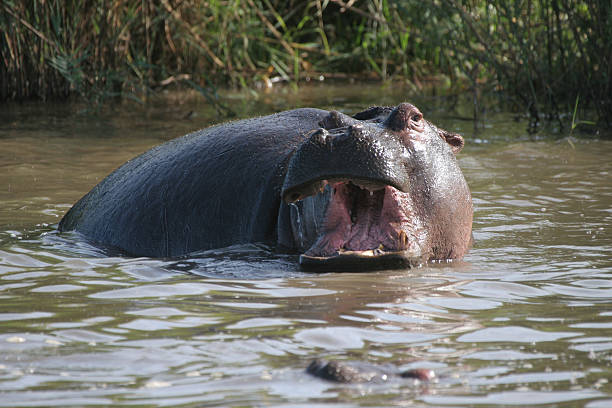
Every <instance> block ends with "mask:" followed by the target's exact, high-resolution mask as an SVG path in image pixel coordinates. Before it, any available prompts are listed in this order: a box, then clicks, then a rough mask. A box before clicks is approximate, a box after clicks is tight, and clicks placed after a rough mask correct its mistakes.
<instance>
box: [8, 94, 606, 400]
mask: <svg viewBox="0 0 612 408" xmlns="http://www.w3.org/2000/svg"><path fill="white" fill-rule="evenodd" d="M229 97H230V99H229V101H230V103H229V105H231V107H232V108H233V109H234V110H235V111H236V112H237V113H238V115H240V116H250V115H255V114H263V113H270V112H273V111H275V110H282V109H288V108H292V107H295V106H317V107H323V108H336V109H340V110H343V111H345V112H347V113H353V112H356V111H357V110H358V109H359V108H360V107H363V106H367V105H370V104H397V103H398V102H401V101H402V100H404V99H406V98H404V97H403V96H402V93H401V91H400V90H393V89H384V88H378V87H374V86H372V87H363V86H360V87H351V88H338V87H333V86H325V85H323V86H321V85H319V86H316V87H312V88H305V89H301V90H300V92H298V93H294V92H293V91H291V90H285V91H280V92H277V93H275V94H268V95H266V94H262V95H260V96H259V97H258V98H257V99H254V98H253V97H252V96H249V97H245V96H244V95H241V94H233V95H229ZM410 100H411V101H413V102H415V103H416V104H417V106H419V107H421V108H422V110H423V111H424V112H425V114H426V116H427V117H428V118H429V119H430V120H432V121H434V122H435V123H437V124H439V125H441V126H444V127H446V128H448V129H450V130H455V131H460V132H462V133H463V134H464V135H465V138H466V142H467V143H466V148H465V149H464V151H463V152H462V153H461V154H460V155H459V162H460V165H461V167H462V169H463V171H464V174H465V176H466V179H467V180H468V183H469V184H470V187H471V189H472V194H473V197H474V204H475V221H474V239H475V246H474V248H473V249H472V250H471V252H470V253H469V255H468V256H467V257H466V258H465V260H464V261H463V262H458V263H455V264H445V265H429V266H425V267H421V268H415V269H410V270H389V271H379V272H373V273H341V274H340V273H326V274H309V273H304V272H301V271H300V270H299V269H298V267H297V264H296V257H294V256H290V255H275V254H274V253H273V252H271V251H270V249H269V248H266V247H264V246H259V245H252V246H242V247H233V248H226V249H220V250H215V251H209V252H205V253H201V254H197V255H196V256H194V257H192V258H187V259H181V260H159V259H148V258H126V257H120V256H111V257H109V256H103V254H102V253H101V252H100V251H99V250H98V249H96V248H94V247H91V246H89V245H87V244H85V243H83V242H80V241H78V240H74V239H73V238H72V237H66V236H58V235H57V234H56V233H55V226H56V224H57V222H58V221H59V219H60V217H61V216H62V215H63V214H64V213H65V212H66V211H67V209H68V208H69V207H70V206H71V205H72V204H73V203H74V202H75V201H76V200H77V199H78V198H80V197H81V196H82V195H83V194H85V193H86V192H87V191H89V189H90V188H91V187H92V186H94V185H95V184H96V183H97V182H98V181H100V180H101V179H102V178H103V177H104V176H105V175H106V174H108V173H109V172H110V171H111V170H113V169H114V168H116V167H117V166H118V165H120V164H121V163H123V162H124V161H126V160H128V159H129V158H131V157H133V156H135V155H137V154H139V153H140V152H142V151H144V150H146V149H148V148H150V147H152V146H154V145H156V144H159V143H161V142H163V141H165V140H169V139H171V138H174V137H177V136H180V135H182V134H185V133H187V132H189V131H191V130H196V129H198V128H201V127H204V126H207V125H209V124H210V123H213V122H216V121H219V120H220V119H219V118H218V117H216V114H215V112H214V110H211V109H210V108H209V107H208V106H207V105H205V104H204V103H199V102H195V101H190V102H185V101H184V100H183V98H181V97H180V96H176V97H174V98H173V99H171V100H170V102H168V101H165V102H157V103H152V104H150V105H147V106H146V107H138V106H133V105H130V104H126V105H123V106H121V107H115V108H112V109H109V110H105V111H102V112H100V113H98V114H95V115H94V114H76V113H75V107H74V106H66V105H60V106H53V105H52V104H47V105H39V104H32V105H8V106H7V105H4V106H1V107H0V309H1V310H0V406H6V407H9V406H10V407H21V406H57V407H65V406H83V407H94V406H139V407H157V406H187V407H191V406H193V407H196V406H197V407H204V406H206V407H209V406H210V407H213V406H223V407H226V406H241V407H244V406H278V407H280V406H282V407H289V406H291V407H295V406H304V407H316V406H343V407H349V406H436V407H438V406H509V405H520V406H555V407H588V408H603V407H610V406H612V384H611V383H610V381H611V380H612V226H611V224H612V181H611V180H612V160H611V158H612V142H609V141H608V142H606V141H599V140H592V139H589V140H574V141H573V143H570V142H568V141H567V140H566V139H563V138H561V135H559V134H552V135H548V134H546V132H541V133H540V134H539V135H537V136H530V135H528V134H527V133H526V131H525V129H526V125H525V122H516V121H515V120H514V115H513V114H507V113H490V114H488V115H487V116H486V117H485V121H484V126H483V128H482V129H481V130H480V132H478V133H475V132H474V128H473V124H472V122H470V121H469V120H464V119H463V118H462V117H465V116H469V107H467V108H461V107H459V108H456V109H454V108H453V107H452V106H450V105H449V104H448V101H444V100H442V99H436V98H410ZM462 109H463V110H462ZM230 181H231V180H230ZM319 357H322V358H330V359H335V360H340V361H364V362H368V363H373V364H379V365H382V366H387V367H389V368H392V369H400V370H405V369H410V368H430V369H433V370H434V371H435V372H436V374H437V380H436V381H433V382H430V383H427V384H425V383H415V382H414V381H413V380H401V381H388V382H385V383H381V384H359V385H340V384H335V383H330V382H326V381H324V380H320V379H317V378H313V377H311V376H309V375H308V374H306V373H305V371H304V370H305V367H306V366H307V365H308V363H309V362H310V361H311V360H312V359H314V358H319Z"/></svg>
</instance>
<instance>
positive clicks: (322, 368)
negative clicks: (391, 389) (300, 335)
mask: <svg viewBox="0 0 612 408" xmlns="http://www.w3.org/2000/svg"><path fill="white" fill-rule="evenodd" d="M306 372H307V373H308V374H311V375H313V376H315V377H319V378H321V379H323V380H327V381H332V382H338V383H345V384H356V383H384V382H389V381H398V380H402V379H408V378H410V379H413V380H419V381H432V380H434V379H435V378H436V374H435V372H434V371H432V370H429V369H426V368H416V369H409V370H406V371H399V370H397V369H396V368H395V367H385V366H376V365H373V364H367V363H363V362H351V363H347V362H343V361H327V360H322V359H316V360H313V361H311V362H310V364H309V365H308V367H307V368H306Z"/></svg>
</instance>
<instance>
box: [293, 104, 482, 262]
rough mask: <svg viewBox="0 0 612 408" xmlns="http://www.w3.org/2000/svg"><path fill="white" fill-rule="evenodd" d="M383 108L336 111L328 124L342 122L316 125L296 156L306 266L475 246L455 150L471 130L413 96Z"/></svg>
mask: <svg viewBox="0 0 612 408" xmlns="http://www.w3.org/2000/svg"><path fill="white" fill-rule="evenodd" d="M374 113H375V115H374V114H373V115H372V118H365V119H366V120H363V119H364V118H362V117H360V120H355V119H352V118H349V117H343V115H341V114H338V113H332V114H331V116H332V117H333V120H332V119H328V120H324V121H323V122H322V125H323V126H325V125H329V124H330V123H331V124H332V126H338V125H340V127H337V128H335V129H325V128H322V129H318V130H316V131H313V132H311V134H310V136H309V138H307V139H306V141H305V142H304V143H303V144H302V145H301V146H300V147H299V148H298V149H297V151H296V152H295V154H294V155H293V157H292V158H291V160H290V162H289V167H288V171H287V175H286V178H285V183H284V186H283V191H282V196H283V199H284V201H285V202H286V203H291V204H290V205H291V209H290V211H291V227H292V231H293V238H294V242H295V245H294V246H295V247H296V248H298V249H299V250H301V251H302V252H303V254H302V255H301V256H300V264H301V265H302V266H303V267H304V268H307V269H319V270H321V269H324V270H327V269H331V270H339V269H351V270H355V269H380V268H390V267H406V266H415V265H419V264H422V263H424V262H427V261H430V260H443V259H444V260H446V259H457V258H461V257H462V256H463V255H464V254H465V252H466V251H467V248H468V245H469V241H470V234H471V224H472V203H471V197H470V194H469V189H468V188H467V184H466V183H465V180H464V178H463V176H462V174H461V171H460V170H459V167H458V166H457V164H456V160H455V157H454V154H453V153H454V152H456V151H458V150H460V148H461V146H462V143H463V139H461V137H460V136H459V135H455V134H450V133H448V132H445V131H442V130H440V129H438V128H436V127H435V126H433V125H431V124H430V123H429V122H427V121H425V120H424V119H423V116H422V114H421V113H420V112H419V111H418V109H417V108H416V107H414V106H413V105H410V104H401V105H399V106H398V107H396V108H395V109H392V110H391V109H389V110H388V111H387V112H386V114H384V113H385V112H382V114H381V110H380V109H379V110H377V111H376V112H374ZM362 116H363V115H362ZM368 119H370V120H368ZM342 125H344V126H342Z"/></svg>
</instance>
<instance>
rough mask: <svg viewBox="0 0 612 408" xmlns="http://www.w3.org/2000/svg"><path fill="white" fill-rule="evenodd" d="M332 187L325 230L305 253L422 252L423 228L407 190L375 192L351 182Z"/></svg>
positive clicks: (376, 253) (316, 254)
mask: <svg viewBox="0 0 612 408" xmlns="http://www.w3.org/2000/svg"><path fill="white" fill-rule="evenodd" d="M332 187H333V189H334V192H333V195H332V199H331V202H330V203H329V206H328V208H327V213H326V216H325V222H324V225H323V232H322V234H321V235H320V236H319V238H318V239H317V241H316V242H315V243H314V245H313V246H312V247H311V248H310V249H309V250H308V251H306V253H305V255H307V256H313V257H331V256H337V255H340V254H342V253H343V252H347V251H352V252H360V253H362V252H364V251H368V250H372V251H373V253H372V255H382V254H384V253H385V252H398V251H410V252H412V253H414V254H419V253H420V243H421V242H422V240H423V236H424V235H423V229H422V226H421V222H420V221H419V218H418V216H417V214H415V213H414V211H413V203H412V199H411V198H410V195H409V194H408V193H403V192H401V191H399V190H397V189H395V188H394V187H391V186H385V187H382V188H380V189H377V190H374V191H372V190H369V189H365V188H360V187H359V186H357V185H355V184H353V183H352V182H350V181H346V182H345V181H342V182H337V183H334V184H333V185H332Z"/></svg>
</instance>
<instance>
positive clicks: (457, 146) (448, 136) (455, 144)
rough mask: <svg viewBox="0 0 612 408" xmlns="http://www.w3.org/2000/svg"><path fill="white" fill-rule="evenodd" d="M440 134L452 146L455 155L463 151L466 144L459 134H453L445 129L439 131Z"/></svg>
mask: <svg viewBox="0 0 612 408" xmlns="http://www.w3.org/2000/svg"><path fill="white" fill-rule="evenodd" d="M438 134H439V135H440V136H441V137H442V139H444V140H445V141H446V143H448V144H449V145H450V147H451V149H452V150H453V153H455V154H457V153H459V152H460V151H461V149H463V145H464V144H465V142H464V141H463V137H461V135H460V134H459V133H451V132H448V131H446V130H444V129H438Z"/></svg>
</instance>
